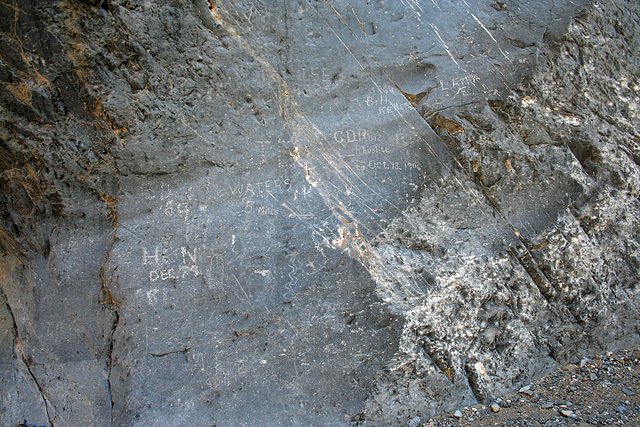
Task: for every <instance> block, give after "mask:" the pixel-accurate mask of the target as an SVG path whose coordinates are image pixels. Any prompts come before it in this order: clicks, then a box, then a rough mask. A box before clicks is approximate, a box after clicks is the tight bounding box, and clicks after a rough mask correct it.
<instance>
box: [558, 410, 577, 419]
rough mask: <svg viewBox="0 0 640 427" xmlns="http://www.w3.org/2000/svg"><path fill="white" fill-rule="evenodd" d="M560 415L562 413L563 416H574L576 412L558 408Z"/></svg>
mask: <svg viewBox="0 0 640 427" xmlns="http://www.w3.org/2000/svg"><path fill="white" fill-rule="evenodd" d="M560 415H562V416H563V417H568V418H575V417H576V414H574V413H573V411H571V410H569V409H561V410H560Z"/></svg>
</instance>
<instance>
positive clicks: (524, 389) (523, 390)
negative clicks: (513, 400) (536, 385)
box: [518, 385, 533, 397]
mask: <svg viewBox="0 0 640 427" xmlns="http://www.w3.org/2000/svg"><path fill="white" fill-rule="evenodd" d="M518 393H522V394H524V395H526V396H529V397H531V396H533V392H532V391H531V386H530V385H526V386H524V387H522V388H521V389H520V390H518Z"/></svg>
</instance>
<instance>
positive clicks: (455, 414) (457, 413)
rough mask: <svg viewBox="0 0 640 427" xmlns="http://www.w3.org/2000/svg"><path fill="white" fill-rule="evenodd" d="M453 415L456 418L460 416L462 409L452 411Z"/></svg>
mask: <svg viewBox="0 0 640 427" xmlns="http://www.w3.org/2000/svg"><path fill="white" fill-rule="evenodd" d="M453 416H454V417H456V418H462V411H460V410H459V409H458V410H457V411H456V412H454V413H453Z"/></svg>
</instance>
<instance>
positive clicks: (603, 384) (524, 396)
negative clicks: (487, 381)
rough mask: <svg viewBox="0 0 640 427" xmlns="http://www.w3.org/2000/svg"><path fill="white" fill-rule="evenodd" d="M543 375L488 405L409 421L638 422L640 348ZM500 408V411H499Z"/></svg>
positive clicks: (432, 423)
mask: <svg viewBox="0 0 640 427" xmlns="http://www.w3.org/2000/svg"><path fill="white" fill-rule="evenodd" d="M575 362H576V363H571V364H568V365H566V366H565V367H564V368H562V369H559V370H558V371H556V372H554V373H552V374H550V375H548V376H546V377H543V378H542V379H540V380H538V381H536V382H535V383H533V384H531V385H530V386H526V387H523V388H522V389H520V391H519V392H517V393H514V394H512V395H509V396H506V397H504V398H503V399H497V401H496V402H491V403H490V404H488V405H476V406H473V407H466V408H460V410H459V411H456V412H453V413H448V414H444V415H441V416H438V417H436V418H434V419H432V420H429V421H428V422H425V423H422V422H421V421H419V420H417V419H414V420H412V422H411V423H410V425H411V426H433V427H436V426H437V427H444V426H458V427H463V426H559V425H567V426H584V427H586V426H592V425H593V426H602V425H638V424H640V350H639V349H634V350H624V351H619V352H616V353H613V354H612V353H608V354H607V355H606V356H603V357H595V358H594V359H589V358H583V359H581V360H576V361H575ZM496 410H497V412H495V411H496Z"/></svg>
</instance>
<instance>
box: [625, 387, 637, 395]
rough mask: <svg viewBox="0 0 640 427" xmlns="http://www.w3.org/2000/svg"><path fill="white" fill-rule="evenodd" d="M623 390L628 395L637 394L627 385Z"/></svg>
mask: <svg viewBox="0 0 640 427" xmlns="http://www.w3.org/2000/svg"><path fill="white" fill-rule="evenodd" d="M622 392H623V393H624V394H626V395H627V396H635V395H636V394H635V393H634V392H633V391H632V390H629V389H628V388H626V387H622Z"/></svg>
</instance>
